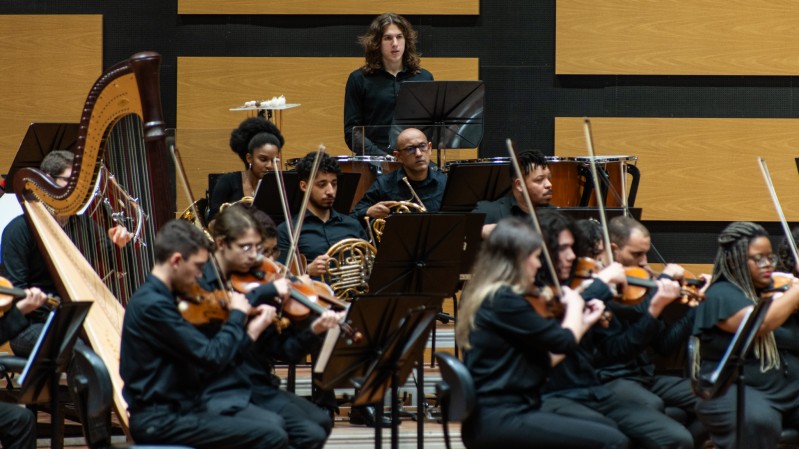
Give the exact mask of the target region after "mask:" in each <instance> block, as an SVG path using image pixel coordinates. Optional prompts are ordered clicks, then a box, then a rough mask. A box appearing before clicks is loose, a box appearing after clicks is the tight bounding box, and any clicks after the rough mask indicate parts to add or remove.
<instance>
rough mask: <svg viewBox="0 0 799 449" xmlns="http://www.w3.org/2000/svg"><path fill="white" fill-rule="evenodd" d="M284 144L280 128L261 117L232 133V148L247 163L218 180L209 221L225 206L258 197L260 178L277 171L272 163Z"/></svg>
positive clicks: (249, 121)
mask: <svg viewBox="0 0 799 449" xmlns="http://www.w3.org/2000/svg"><path fill="white" fill-rule="evenodd" d="M284 143H285V139H283V134H281V133H280V130H279V129H278V128H277V126H275V124H274V123H272V122H270V121H268V120H266V119H264V118H262V117H252V118H248V119H246V120H244V121H243V122H241V124H240V125H239V127H238V128H236V129H234V130H233V132H231V133H230V149H231V150H233V152H234V153H236V154H237V155H238V156H239V159H241V161H242V162H243V163H244V170H242V171H235V172H230V173H225V174H223V175H221V176H220V177H219V178H218V179H217V180H216V184H214V187H213V191H212V192H211V196H210V198H209V201H208V220H209V221H210V220H211V219H213V218H214V216H216V214H217V213H219V207H220V206H221V205H222V204H224V203H234V202H236V201H239V200H240V199H242V198H243V197H245V196H254V195H255V189H256V187H258V182H259V181H260V180H261V178H263V177H264V175H265V174H266V173H267V172H269V171H272V170H275V167H273V166H272V162H273V161H274V159H275V157H277V156H278V155H279V153H280V149H281V148H283V144H284Z"/></svg>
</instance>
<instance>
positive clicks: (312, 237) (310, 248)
mask: <svg viewBox="0 0 799 449" xmlns="http://www.w3.org/2000/svg"><path fill="white" fill-rule="evenodd" d="M315 156H316V153H309V154H307V155H306V156H305V157H304V158H303V159H301V160H300V162H299V163H297V166H296V167H295V169H296V170H297V175H298V177H299V179H300V190H301V191H302V192H303V193H304V192H305V191H306V190H308V189H311V194H310V197H309V200H308V211H307V212H306V214H305V217H304V220H303V224H302V230H301V231H300V236H299V239H298V241H297V247H298V248H299V252H300V254H302V255H304V256H305V257H306V259H307V260H308V268H307V274H309V275H311V276H320V275H321V274H323V273H326V272H327V266H328V261H329V260H330V256H328V255H326V254H325V253H327V250H328V249H330V247H331V246H333V245H335V244H336V243H338V242H340V241H341V240H344V239H346V238H351V237H353V238H359V239H364V240H366V232H365V231H364V229H363V226H361V224H360V223H358V222H357V221H356V220H355V219H353V218H352V217H350V216H348V215H344V214H341V213H339V212H338V211H336V210H335V209H333V203H334V202H335V201H336V192H337V191H338V175H339V174H340V173H341V167H339V165H338V162H336V160H335V159H333V158H331V157H330V156H328V155H327V154H322V156H321V159H320V163H319V169H318V170H317V172H316V178H315V179H313V180H310V177H311V169H312V168H313V163H314V157H315ZM297 218H298V217H296V216H295V217H293V219H292V223H296V222H297ZM291 232H293V229H289V227H288V225H287V223H286V222H283V223H281V224H280V225H279V226H278V228H277V234H278V236H277V247H278V250H279V251H280V256H279V257H278V261H279V262H280V263H284V262H285V261H286V259H287V257H288V253H289V246H290V245H289V242H290V241H291V239H290V233H291Z"/></svg>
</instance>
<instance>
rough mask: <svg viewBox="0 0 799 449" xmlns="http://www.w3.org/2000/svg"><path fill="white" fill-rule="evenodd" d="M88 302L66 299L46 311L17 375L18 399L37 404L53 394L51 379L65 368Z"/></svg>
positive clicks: (25, 402)
mask: <svg viewBox="0 0 799 449" xmlns="http://www.w3.org/2000/svg"><path fill="white" fill-rule="evenodd" d="M91 305H92V302H91V301H76V302H69V303H64V304H62V305H61V306H59V307H57V308H56V309H54V310H53V311H51V312H50V315H49V316H48V317H47V321H46V322H45V325H44V328H43V329H42V332H41V334H39V338H38V339H37V340H36V345H35V346H34V347H33V351H32V352H31V355H30V357H29V358H28V363H27V364H26V365H25V369H23V371H22V374H21V375H20V378H19V379H20V383H21V384H22V389H21V393H20V399H19V402H21V403H23V404H38V403H42V402H47V401H48V400H50V399H51V398H52V397H53V393H54V392H53V391H51V389H52V388H53V386H52V382H51V381H52V380H53V378H54V377H55V376H57V374H58V373H62V372H64V371H66V369H67V365H68V364H69V361H70V358H71V355H72V347H73V346H74V345H75V341H76V340H77V338H78V332H79V331H80V329H81V327H82V326H83V321H84V320H85V319H86V315H88V313H89V308H90V307H91ZM56 385H57V377H56Z"/></svg>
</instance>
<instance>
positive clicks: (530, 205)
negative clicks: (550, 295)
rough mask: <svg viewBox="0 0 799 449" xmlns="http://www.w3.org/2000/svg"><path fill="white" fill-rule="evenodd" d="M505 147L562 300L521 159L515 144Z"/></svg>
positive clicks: (508, 142)
mask: <svg viewBox="0 0 799 449" xmlns="http://www.w3.org/2000/svg"><path fill="white" fill-rule="evenodd" d="M505 145H506V146H507V148H508V154H509V155H510V162H511V164H513V170H514V172H515V173H516V178H517V179H519V180H520V182H521V183H522V196H523V197H524V204H525V206H527V213H528V214H530V220H532V222H533V227H535V230H536V232H538V235H540V236H541V239H542V240H543V242H542V243H543V244H542V245H541V253H542V254H543V255H544V260H545V261H546V265H547V269H548V270H549V275H550V276H551V277H552V283H553V284H554V285H555V293H556V294H557V296H558V298H562V297H563V291H562V290H561V288H560V279H559V278H558V272H557V271H556V270H555V264H553V263H552V256H551V255H550V254H549V249H548V248H547V244H546V240H544V233H543V231H542V230H541V223H540V222H539V221H538V217H537V216H536V215H535V208H533V201H532V200H531V199H530V192H528V191H527V183H526V182H525V181H524V173H522V168H521V166H520V165H519V159H518V158H517V157H516V152H515V151H514V150H513V142H511V140H510V139H506V140H505Z"/></svg>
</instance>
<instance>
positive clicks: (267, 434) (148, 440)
mask: <svg viewBox="0 0 799 449" xmlns="http://www.w3.org/2000/svg"><path fill="white" fill-rule="evenodd" d="M130 432H131V435H132V436H133V439H134V441H136V442H137V443H140V444H177V445H186V446H191V447H193V448H195V449H287V448H288V447H289V438H288V434H286V432H285V431H284V430H283V419H282V418H280V416H278V415H277V414H276V413H274V412H270V411H268V410H264V409H261V408H259V407H256V406H254V405H250V406H248V407H247V408H245V409H243V410H240V411H238V412H236V413H234V414H230V415H219V414H214V413H209V412H205V411H189V412H181V413H178V412H174V411H171V410H168V409H167V408H166V407H151V408H148V409H145V410H142V411H136V412H134V413H131V417H130Z"/></svg>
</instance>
